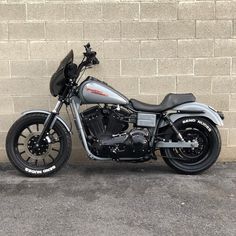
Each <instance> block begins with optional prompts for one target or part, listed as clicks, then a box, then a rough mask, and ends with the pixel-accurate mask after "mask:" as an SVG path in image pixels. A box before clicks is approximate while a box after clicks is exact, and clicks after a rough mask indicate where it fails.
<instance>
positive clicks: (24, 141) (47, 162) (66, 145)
mask: <svg viewBox="0 0 236 236" xmlns="http://www.w3.org/2000/svg"><path fill="white" fill-rule="evenodd" d="M46 118H47V115H46V114H40V113H32V114H28V115H25V116H23V117H21V118H20V119H18V120H17V121H16V122H15V123H14V124H13V125H12V127H11V128H10V130H9V132H8V134H7V138H6V151H7V155H8V158H9V160H10V161H11V163H12V164H13V165H14V166H15V167H16V168H17V169H18V170H19V171H21V172H22V173H24V174H25V175H27V176H37V177H40V176H47V175H50V174H52V173H55V172H56V171H58V170H59V169H60V168H61V167H62V166H63V164H64V163H65V162H66V161H67V160H68V158H69V157H70V153H71V137H70V133H69V132H68V131H67V130H66V129H65V127H64V126H63V125H62V124H61V122H59V121H56V122H55V124H54V126H53V128H52V129H51V130H50V132H49V133H48V134H47V136H46V138H45V139H44V140H42V142H41V143H40V144H39V146H37V145H36V143H37V140H38V138H39V136H40V134H41V132H42V130H43V126H44V125H43V124H44V122H45V120H46Z"/></svg>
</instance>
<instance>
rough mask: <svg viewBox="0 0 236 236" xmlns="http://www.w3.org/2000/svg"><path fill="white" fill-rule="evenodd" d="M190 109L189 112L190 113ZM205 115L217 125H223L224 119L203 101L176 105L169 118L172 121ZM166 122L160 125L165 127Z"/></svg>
mask: <svg viewBox="0 0 236 236" xmlns="http://www.w3.org/2000/svg"><path fill="white" fill-rule="evenodd" d="M188 111H189V113H188ZM196 116H198V117H199V116H200V117H205V118H207V119H209V120H211V121H212V122H213V123H214V124H215V125H218V126H223V125H224V124H223V121H222V119H221V117H220V116H219V114H218V113H217V111H216V110H214V109H213V108H212V107H210V106H207V105H205V104H202V103H197V102H190V103H185V104H182V105H179V106H177V107H174V108H173V109H172V110H171V111H170V112H169V118H170V120H171V121H172V122H175V121H176V120H178V119H180V118H184V117H196ZM165 125H166V123H165V122H164V121H163V122H162V123H161V124H160V127H164V126H165Z"/></svg>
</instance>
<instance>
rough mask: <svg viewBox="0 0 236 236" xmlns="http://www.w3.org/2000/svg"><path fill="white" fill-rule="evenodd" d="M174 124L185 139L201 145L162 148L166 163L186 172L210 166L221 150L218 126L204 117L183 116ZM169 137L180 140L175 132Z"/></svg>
mask: <svg viewBox="0 0 236 236" xmlns="http://www.w3.org/2000/svg"><path fill="white" fill-rule="evenodd" d="M174 125H175V126H176V128H177V129H178V130H179V132H180V133H181V134H182V136H183V138H184V140H185V141H197V142H198V144H199V146H198V147H197V148H163V149H161V153H162V155H163V159H164V161H165V162H166V164H167V165H168V166H170V167H171V168H173V169H175V170H176V171H178V172H180V173H184V174H197V173H200V172H202V171H204V170H206V169H208V168H210V167H211V166H212V165H213V164H214V163H215V161H216V160H217V158H218V157H219V154H220V150H221V138H220V133H219V130H218V129H217V127H216V126H215V125H214V124H212V123H211V122H210V121H208V120H207V119H204V118H202V117H188V118H181V119H179V120H177V121H176V122H175V123H174ZM169 131H170V132H171V130H169ZM168 138H169V139H170V140H172V141H178V140H177V137H176V134H175V133H173V132H172V134H171V135H170V136H169V137H168Z"/></svg>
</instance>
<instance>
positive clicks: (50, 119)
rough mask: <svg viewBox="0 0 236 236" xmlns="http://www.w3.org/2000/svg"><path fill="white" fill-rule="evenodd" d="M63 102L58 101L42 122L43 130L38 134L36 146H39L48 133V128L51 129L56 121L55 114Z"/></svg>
mask: <svg viewBox="0 0 236 236" xmlns="http://www.w3.org/2000/svg"><path fill="white" fill-rule="evenodd" d="M62 105H63V102H62V101H60V100H59V101H58V102H57V104H56V106H55V108H54V109H53V110H52V112H51V113H50V115H49V116H48V117H47V119H46V121H45V122H44V127H43V130H42V132H41V134H40V136H39V139H38V141H37V143H36V147H37V146H40V143H41V141H42V140H44V139H45V138H46V136H47V135H48V133H49V131H50V129H52V127H53V125H54V124H55V122H56V119H57V117H56V116H57V115H58V114H59V112H60V110H61V108H62Z"/></svg>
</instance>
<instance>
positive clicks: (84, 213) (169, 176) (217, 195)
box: [0, 163, 236, 236]
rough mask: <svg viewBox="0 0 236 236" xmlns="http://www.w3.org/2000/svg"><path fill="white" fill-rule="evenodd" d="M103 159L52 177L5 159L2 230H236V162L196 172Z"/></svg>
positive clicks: (0, 182) (112, 235)
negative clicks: (24, 171) (31, 174)
mask: <svg viewBox="0 0 236 236" xmlns="http://www.w3.org/2000/svg"><path fill="white" fill-rule="evenodd" d="M103 165H104V164H103V163H95V165H83V166H66V167H64V168H63V169H62V170H61V171H60V172H59V173H58V174H56V175H54V176H52V177H49V178H26V177H24V176H22V175H20V174H19V173H18V172H17V171H16V170H13V169H9V168H4V167H2V166H1V165H0V235H1V236H8V235H14V236H15V235H17V236H20V235H25V236H28V235H29V236H34V235H57V236H58V235H66V236H67V235H83V236H86V235H91V236H95V235H96V236H97V235H109V236H116V235H117V236H118V235H119V236H120V235H128V236H131V235H134V236H138V235H161V236H162V235H163V236H165V235H168V236H169V235H181V236H183V235H187V236H191V235H194V236H195V235H204V236H206V235H214V236H216V235H220V236H223V235H227V236H229V235H232V236H235V235H236V163H228V164H216V165H214V166H213V167H212V168H211V169H210V170H209V171H207V172H205V173H203V174H201V175H195V176H186V175H179V174H175V173H174V172H172V171H171V170H170V169H169V168H168V167H166V166H164V165H160V164H152V165H151V164H119V163H118V164H116V163H114V164H106V165H105V166H103Z"/></svg>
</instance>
